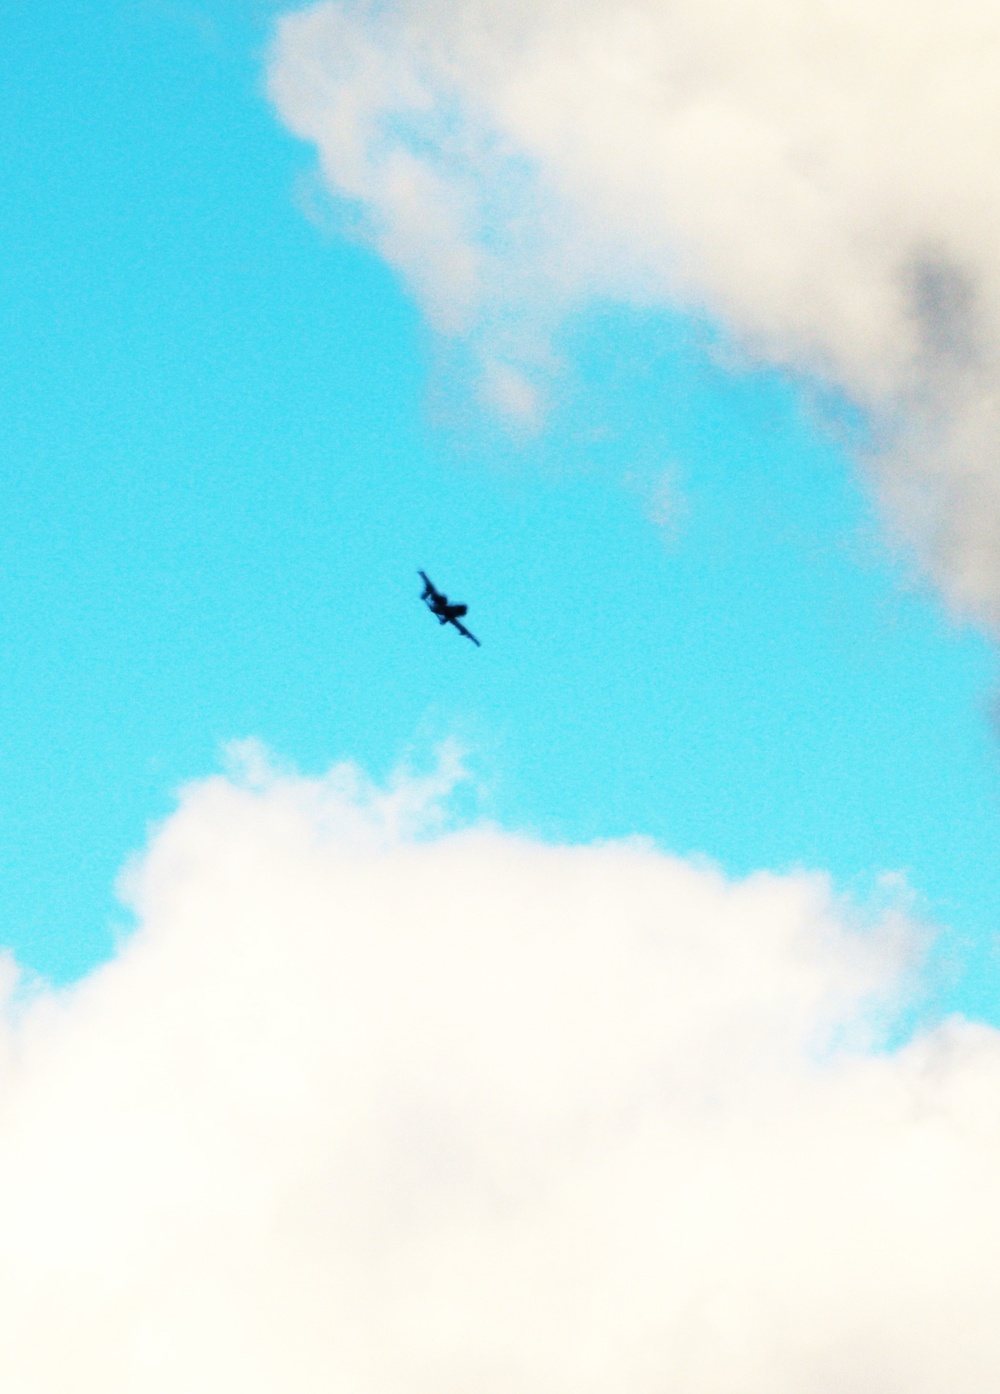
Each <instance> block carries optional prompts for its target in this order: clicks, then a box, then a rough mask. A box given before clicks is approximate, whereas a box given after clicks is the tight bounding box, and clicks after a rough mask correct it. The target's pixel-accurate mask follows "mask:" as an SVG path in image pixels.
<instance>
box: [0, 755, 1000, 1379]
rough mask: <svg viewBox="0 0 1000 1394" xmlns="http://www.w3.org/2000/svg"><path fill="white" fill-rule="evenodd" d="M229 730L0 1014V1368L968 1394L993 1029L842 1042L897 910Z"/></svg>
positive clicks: (871, 982)
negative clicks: (79, 955) (75, 932)
mask: <svg viewBox="0 0 1000 1394" xmlns="http://www.w3.org/2000/svg"><path fill="white" fill-rule="evenodd" d="M244 753H245V754H248V756H249V769H248V779H249V783H242V784H241V783H239V782H236V781H234V780H231V779H223V778H217V779H212V780H208V781H206V782H204V783H202V784H199V785H196V786H194V787H193V788H191V789H190V790H188V792H187V794H186V795H185V797H184V800H183V803H182V805H181V808H180V809H179V811H178V812H177V813H176V814H175V815H174V816H173V817H171V818H170V819H169V820H168V821H167V823H166V824H165V825H164V826H163V828H162V829H161V830H160V831H159V832H158V833H157V835H156V836H155V838H154V839H153V842H152V844H151V846H150V848H149V850H148V852H147V853H146V855H145V856H144V857H143V859H142V860H141V861H140V862H139V863H138V864H137V865H136V866H135V867H134V868H133V869H132V870H131V872H130V874H129V877H128V878H127V883H128V894H129V896H130V898H131V900H132V902H133V904H134V905H135V907H136V910H137V914H138V917H139V921H140V926H139V929H138V931H137V933H136V935H135V937H134V938H133V939H131V940H130V941H129V943H128V944H127V945H126V946H124V948H123V949H122V951H121V952H120V954H119V956H118V957H117V958H116V959H115V960H114V961H113V962H111V963H109V964H108V965H106V966H105V967H103V968H101V969H100V970H99V971H97V972H95V973H93V974H92V975H91V976H90V977H89V978H88V979H86V980H85V981H83V982H82V983H80V984H79V985H78V986H76V987H75V988H73V989H72V990H70V991H67V992H62V993H42V994H41V995H40V996H36V997H34V998H32V999H31V1000H29V1001H27V1002H24V1003H21V1004H19V1005H18V1007H17V1010H16V1011H14V1012H12V1022H11V1023H10V1024H9V1025H8V1027H7V1028H6V1030H5V1033H4V1045H5V1051H4V1054H3V1057H2V1073H0V1079H2V1091H0V1096H2V1103H0V1386H2V1388H3V1389H4V1390H5V1391H11V1394H56V1392H57V1391H58V1394H65V1391H66V1390H67V1389H72V1390H73V1391H74V1394H91V1391H93V1392H94V1394H98V1391H99V1394H126V1391H127V1392H128V1394H161V1391H162V1394H176V1391H178V1390H184V1391H185V1394H188V1392H189V1391H190V1394H197V1392H198V1391H211V1394H217V1391H219V1390H222V1389H225V1390H231V1389H239V1390H241V1391H244V1394H257V1391H261V1394H263V1391H268V1394H271V1392H272V1391H275V1390H279V1389H280V1390H282V1391H295V1394H310V1392H311V1391H317V1394H318V1392H319V1391H324V1394H326V1391H329V1390H330V1389H345V1390H346V1389H349V1390H351V1391H353V1394H419V1391H425V1394H431V1391H433V1394H441V1391H449V1390H454V1391H468V1390H476V1391H490V1390H492V1391H501V1390H502V1391H508V1392H509V1394H559V1391H566V1394H586V1392H587V1391H594V1394H606V1391H610V1390H620V1389H626V1390H629V1391H632V1392H633V1394H642V1391H649V1394H654V1391H662V1390H664V1389H670V1390H671V1391H675V1392H676V1394H759V1391H760V1390H763V1389H766V1390H768V1391H769V1394H833V1391H840V1390H843V1389H850V1390H851V1391H852V1394H885V1391H887V1390H890V1389H893V1390H894V1389H905V1390H906V1391H907V1394H941V1391H942V1390H945V1389H961V1390H962V1391H963V1394H978V1392H979V1391H982V1392H983V1394H986V1391H989V1394H992V1391H993V1390H995V1388H996V1387H997V1382H998V1380H1000V1330H998V1327H997V1323H996V1320H995V1310H994V1308H995V1299H994V1297H993V1289H994V1287H995V1284H994V1273H995V1266H996V1253H997V1251H998V1244H1000V1188H998V1186H997V1179H996V1178H997V1176H998V1174H1000V1108H998V1103H997V1100H998V1099H1000V1037H998V1035H997V1033H995V1032H993V1031H992V1030H989V1029H986V1028H978V1027H972V1026H969V1025H966V1024H962V1023H954V1024H951V1025H948V1026H945V1027H942V1028H941V1029H939V1030H937V1031H934V1032H931V1033H930V1034H927V1035H924V1036H923V1037H921V1038H920V1039H918V1040H916V1041H915V1042H913V1043H912V1044H911V1045H909V1046H908V1047H907V1048H905V1049H903V1050H900V1051H897V1052H895V1053H893V1054H886V1053H878V1052H873V1051H872V1050H871V1049H870V1048H869V1047H868V1046H867V1045H866V1040H867V1039H868V1033H869V1024H870V1021H871V1020H872V1013H873V1012H874V1013H875V1016H876V1017H877V1015H878V1013H879V1012H883V1011H884V1010H885V1003H886V1002H887V1001H891V998H892V996H893V994H894V992H896V990H897V988H898V984H899V980H900V976H899V975H900V974H901V973H904V972H905V971H906V966H907V963H908V961H909V956H910V954H911V951H912V935H913V931H912V930H911V929H908V928H907V926H906V925H905V924H904V923H903V922H902V921H901V920H900V918H899V917H898V916H897V917H893V916H892V915H890V916H889V918H888V919H887V920H885V921H884V923H882V924H881V925H875V926H874V927H869V928H867V929H865V928H863V927H859V926H858V925H857V924H855V923H854V922H853V921H854V918H855V917H854V916H853V915H852V914H851V913H849V912H848V911H847V910H846V909H845V908H844V907H843V906H841V905H839V904H838V903H837V902H836V901H835V900H834V899H833V898H832V897H831V893H830V889H829V886H828V885H827V883H826V882H825V880H824V879H823V878H821V877H816V876H806V875H796V876H786V877H775V876H767V875H757V876H754V877H751V878H750V879H749V880H747V881H745V882H742V883H738V884H733V883H730V882H727V881H726V880H725V879H724V878H723V877H722V876H720V875H719V874H717V873H716V872H714V871H713V870H711V869H709V868H705V867H696V866H692V865H690V864H687V863H685V862H683V861H680V860H677V859H675V858H671V857H668V856H665V855H663V854H661V853H659V852H657V851H655V850H654V849H652V848H650V847H648V846H645V845H643V844H639V843H620V844H612V845H607V846H600V847H577V848H573V847H547V846H543V845H539V844H537V843H534V842H532V841H530V840H527V839H524V838H517V837H513V836H509V835H504V834H501V833H499V832H496V831H490V830H476V831H467V832H462V833H458V834H453V835H443V834H440V833H438V834H436V835H433V836H432V835H429V834H427V833H426V832H421V831H420V828H421V826H422V819H421V808H422V807H423V808H424V812H425V813H426V814H427V815H428V818H429V819H430V823H431V824H433V814H434V807H433V799H431V802H430V804H426V800H427V797H428V795H429V794H432V793H433V790H434V787H435V786H434V783H433V781H432V783H431V784H430V785H428V786H427V787H426V788H425V789H424V791H423V793H421V791H420V788H419V786H416V787H415V786H413V785H412V784H407V783H406V781H402V782H400V783H398V784H397V785H396V787H395V788H394V789H393V790H392V791H390V793H389V794H388V795H382V794H380V793H379V792H378V791H373V790H371V789H370V788H369V787H368V786H367V785H366V783H365V781H364V780H363V779H362V778H361V777H360V776H359V775H357V773H352V772H351V771H349V770H340V771H335V772H334V774H333V775H331V776H330V777H329V778H328V779H326V780H319V781H311V780H306V779H300V778H296V777H294V776H293V775H282V776H278V775H273V774H269V773H268V772H267V770H266V768H265V766H264V765H263V764H262V762H261V759H260V755H259V752H257V751H255V750H253V749H250V750H249V752H244ZM425 805H426V806H425ZM404 828H405V829H408V831H403V830H402V829H404ZM880 1003H881V1004H882V1005H881V1006H880V1005H879V1004H880Z"/></svg>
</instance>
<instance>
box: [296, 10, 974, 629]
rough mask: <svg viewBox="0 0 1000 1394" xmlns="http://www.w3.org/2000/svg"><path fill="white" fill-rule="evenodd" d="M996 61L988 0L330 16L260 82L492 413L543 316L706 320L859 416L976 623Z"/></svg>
mask: <svg viewBox="0 0 1000 1394" xmlns="http://www.w3.org/2000/svg"><path fill="white" fill-rule="evenodd" d="M998 61H1000V29H998V23H997V18H996V11H995V7H993V6H992V5H989V4H987V3H985V0H957V2H956V0H949V3H944V2H943V0H910V2H909V3H906V4H902V3H896V0H883V3H880V4H876V5H873V4H870V3H863V0H804V2H803V0H795V2H794V3H793V0H726V3H724V4H719V3H706V0H633V3H630V4H628V5H623V4H621V3H619V0H537V2H536V0H533V3H531V4H527V3H523V0H475V3H470V0H433V2H432V3H428V0H386V3H382V4H375V3H362V2H361V0H359V2H358V3H350V2H347V3H340V2H339V0H329V3H324V4H320V5H318V6H315V7H313V8H310V9H307V10H304V11H302V12H300V13H296V14H292V15H290V16H288V17H286V18H285V19H284V20H283V21H282V22H281V24H280V26H279V28H278V31H277V37H276V41H275V45H274V49H273V53H272V61H271V66H270V90H271V93H272V96H273V98H274V100H275V102H276V104H277V107H278V110H279V112H280V113H281V115H282V117H283V118H284V120H285V121H286V122H287V124H288V125H289V126H290V127H291V129H292V130H294V131H295V132H297V133H298V134H300V135H301V136H303V137H304V138H306V139H308V140H310V141H313V142H315V144H316V145H317V147H318V149H319V154H320V159H321V163H322V168H323V171H324V174H325V177H326V180H327V181H328V184H329V186H330V187H331V189H332V190H333V191H334V192H335V193H336V194H338V195H339V196H342V197H345V198H347V199H349V200H352V201H354V203H355V204H356V205H357V206H358V207H359V208H360V210H361V211H362V215H363V219H364V221H365V223H366V224H367V226H368V228H369V231H370V234H371V235H372V236H373V238H374V239H375V241H376V243H377V245H378V246H379V247H380V249H381V251H382V253H383V254H384V255H385V256H386V257H387V258H388V259H389V260H390V261H391V262H392V263H393V264H394V265H396V266H397V267H399V268H400V269H401V271H402V272H403V273H404V275H405V276H406V277H407V278H408V279H409V281H410V282H411V284H412V285H413V286H414V287H415V289H416V291H417V292H418V294H419V295H420V296H421V297H422V298H423V300H424V302H425V304H426V305H427V306H428V309H429V311H430V313H431V315H432V317H433V318H434V319H435V321H436V322H437V323H438V325H439V326H440V327H441V328H442V329H444V330H445V331H447V332H453V333H461V334H465V335H467V336H469V338H470V339H471V340H472V341H473V343H474V344H475V345H476V347H477V352H478V353H479V355H480V358H481V361H482V366H483V373H484V378H485V381H486V383H487V385H488V387H489V388H490V390H491V392H492V395H493V396H494V398H495V399H496V400H497V401H498V402H499V403H500V404H501V405H502V406H504V407H506V408H507V409H509V410H511V411H512V412H514V413H518V412H520V413H521V414H530V412H531V410H532V401H533V397H532V378H533V375H537V370H538V369H539V366H540V358H543V357H544V353H543V350H541V349H540V347H539V345H540V344H541V342H542V341H543V336H541V335H540V333H539V329H540V325H541V321H542V320H543V319H544V317H545V316H546V315H549V316H551V315H554V314H559V313H561V312H562V311H563V310H565V309H566V308H568V307H569V306H571V305H574V304H578V303H580V302H582V301H585V300H586V299H588V298H592V297H595V296H597V297H601V296H612V297H620V298H629V299H641V300H644V301H646V302H651V303H656V302H657V301H662V302H670V303H679V304H682V305H687V306H691V307H695V308H697V309H699V310H703V309H707V310H708V311H709V312H710V313H711V314H712V315H713V316H714V317H716V318H717V319H718V320H720V321H721V322H722V323H724V324H725V325H727V326H728V327H729V329H730V330H731V332H732V333H733V334H734V336H735V337H736V339H738V340H739V341H740V342H741V343H742V345H743V346H744V349H745V350H746V352H748V353H749V354H750V355H751V356H752V357H754V358H756V359H757V360H758V361H760V362H764V363H770V364H779V365H784V366H787V367H789V368H791V369H792V370H794V371H796V372H799V373H801V374H803V375H804V376H806V377H812V378H814V379H818V380H821V381H823V382H825V383H827V384H832V385H833V386H835V387H837V388H839V389H840V390H842V391H843V392H845V393H846V394H847V395H848V396H849V397H850V398H851V399H852V400H853V401H854V402H855V403H856V404H857V405H858V406H860V407H861V408H862V409H863V410H864V411H865V412H866V413H868V416H869V420H870V423H871V426H872V433H873V445H872V448H871V450H870V452H869V456H870V458H869V464H870V465H871V467H872V471H873V478H874V480H875V483H876V487H877V489H878V490H879V492H880V493H881V495H882V497H883V498H884V500H885V502H886V504H887V506H888V508H889V510H890V514H891V517H892V518H893V520H894V524H895V526H896V527H897V528H898V530H899V531H900V532H901V533H902V534H903V535H904V536H905V537H906V538H908V539H909V540H910V541H911V542H914V543H916V545H917V546H918V547H919V548H920V549H921V551H922V555H923V556H924V558H925V560H926V562H927V564H928V565H929V566H930V567H931V569H932V570H933V572H934V574H935V575H936V577H937V579H938V580H939V581H940V582H941V583H942V585H943V586H944V587H945V590H946V591H947V593H948V594H949V595H950V597H951V598H952V599H953V601H954V602H955V603H956V604H958V605H959V606H960V607H963V608H965V609H966V610H969V611H971V612H974V613H976V614H978V615H979V616H980V617H984V618H986V619H987V620H988V621H991V622H992V623H994V624H997V623H1000V406H998V398H997V391H998V386H1000V255H998V252H997V247H996V235H995V229H996V227H997V225H998V223H1000V180H998V177H997V169H998V168H1000V120H998V117H1000V101H998V97H997V92H998V90H1000V88H998V83H997V71H998ZM542 366H544V365H542Z"/></svg>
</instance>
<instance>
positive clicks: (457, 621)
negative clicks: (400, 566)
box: [417, 571, 482, 649]
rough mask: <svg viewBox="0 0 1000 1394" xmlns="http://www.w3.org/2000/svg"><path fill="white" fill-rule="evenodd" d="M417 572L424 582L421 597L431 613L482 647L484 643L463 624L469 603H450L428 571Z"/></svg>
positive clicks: (477, 646) (478, 646) (442, 622)
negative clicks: (463, 617)
mask: <svg viewBox="0 0 1000 1394" xmlns="http://www.w3.org/2000/svg"><path fill="white" fill-rule="evenodd" d="M417 574H418V576H420V577H421V579H422V580H423V583H424V593H423V595H422V596H421V597H420V599H421V600H423V601H425V602H426V604H427V608H428V610H430V612H431V614H432V615H436V616H437V619H438V623H439V624H453V625H454V626H455V628H456V629H457V630H458V632H459V634H464V635H465V637H466V638H467V639H471V640H472V642H473V643H474V644H475V646H476V648H477V649H478V648H481V647H482V645H481V644H480V642H479V640H478V639H477V638H476V636H475V635H474V634H472V633H470V632H469V630H468V629H466V627H465V625H464V624H462V616H463V615H465V614H468V611H469V607H468V605H449V604H448V597H447V596H446V595H445V594H444V593H443V592H442V591H439V590H438V589H437V588H436V587H435V585H434V582H433V581H432V580H431V579H430V577H429V576H428V575H427V572H426V571H419V572H418V573H417Z"/></svg>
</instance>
